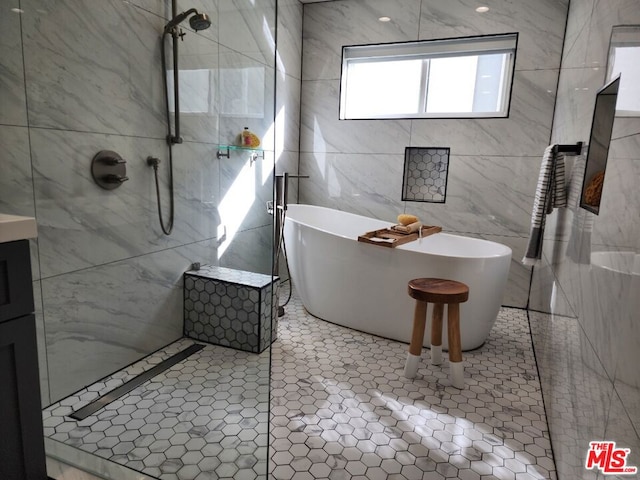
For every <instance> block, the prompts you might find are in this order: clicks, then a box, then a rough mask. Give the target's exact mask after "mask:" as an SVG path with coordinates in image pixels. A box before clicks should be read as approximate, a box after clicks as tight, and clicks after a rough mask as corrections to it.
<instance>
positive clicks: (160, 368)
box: [69, 343, 204, 420]
mask: <svg viewBox="0 0 640 480" xmlns="http://www.w3.org/2000/svg"><path fill="white" fill-rule="evenodd" d="M203 348H204V345H200V344H197V343H196V344H193V345H191V346H189V347H187V348H185V349H184V350H181V351H180V352H178V353H176V354H175V355H172V356H171V357H169V358H167V359H166V360H163V361H162V362H160V363H159V364H158V365H156V366H155V367H153V368H150V369H149V370H147V371H146V372H143V373H141V374H140V375H138V376H137V377H134V378H132V379H131V380H129V381H128V382H126V383H123V384H122V385H120V386H119V387H118V388H114V389H113V390H111V391H110V392H108V393H105V394H104V395H102V396H101V397H98V398H97V399H95V400H94V401H93V402H91V403H89V404H87V405H85V406H84V407H82V408H80V409H78V410H76V411H75V412H73V413H71V414H70V415H69V417H70V418H73V419H74V420H84V419H85V418H87V417H89V416H90V415H93V414H94V413H96V412H97V411H98V410H101V409H103V408H104V407H106V406H107V405H109V404H110V403H111V402H115V401H116V400H117V399H119V398H120V397H122V396H124V395H126V394H127V393H129V392H131V391H132V390H133V389H135V388H137V387H139V386H140V385H142V384H143V383H145V382H146V381H148V380H150V379H152V378H153V377H155V376H156V375H159V374H161V373H162V372H164V371H165V370H168V369H169V368H171V367H173V366H174V365H175V364H176V363H179V362H181V361H182V360H184V359H185V358H188V357H190V356H191V355H193V354H194V353H196V352H198V351H200V350H202V349H203Z"/></svg>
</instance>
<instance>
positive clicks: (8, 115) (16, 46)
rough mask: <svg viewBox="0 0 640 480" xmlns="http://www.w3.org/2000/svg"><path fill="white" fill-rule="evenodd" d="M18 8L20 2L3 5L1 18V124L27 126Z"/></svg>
mask: <svg viewBox="0 0 640 480" xmlns="http://www.w3.org/2000/svg"><path fill="white" fill-rule="evenodd" d="M19 6H20V2H19V0H9V1H6V2H4V3H3V7H2V8H3V13H2V17H1V18H0V31H2V32H3V33H2V35H0V58H2V63H1V64H0V105H2V108H0V124H4V125H26V124H27V104H26V97H25V92H24V68H23V63H22V48H21V40H20V39H21V32H20V15H19V14H18V13H17V12H14V11H13V9H17V8H19Z"/></svg>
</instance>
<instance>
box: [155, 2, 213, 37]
mask: <svg viewBox="0 0 640 480" xmlns="http://www.w3.org/2000/svg"><path fill="white" fill-rule="evenodd" d="M191 14H193V17H191V18H190V19H189V25H191V28H193V29H194V30H196V31H198V30H205V29H207V28H209V27H210V26H211V20H210V19H209V16H208V15H207V14H206V13H200V12H198V10H196V9H195V8H190V9H189V10H187V11H186V12H182V13H180V14H178V15H176V16H175V17H173V19H171V21H170V22H169V23H167V24H166V25H165V27H164V33H169V32H170V31H171V30H172V29H173V28H175V27H177V26H178V24H180V23H181V22H183V21H184V20H185V19H186V18H187V17H188V16H189V15H191Z"/></svg>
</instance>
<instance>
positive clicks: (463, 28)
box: [420, 0, 569, 70]
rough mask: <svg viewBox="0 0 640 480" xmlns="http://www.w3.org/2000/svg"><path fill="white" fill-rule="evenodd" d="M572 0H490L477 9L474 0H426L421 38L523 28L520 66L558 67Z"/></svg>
mask: <svg viewBox="0 0 640 480" xmlns="http://www.w3.org/2000/svg"><path fill="white" fill-rule="evenodd" d="M568 4H569V2H568V0H561V1H557V0H543V1H537V2H535V3H532V2H529V1H528V0H516V1H513V2H508V3H505V2H500V1H488V2H484V3H483V5H486V6H488V7H489V11H488V12H485V13H478V12H476V11H475V9H476V7H477V6H478V3H477V2H476V1H474V0H452V1H451V0H450V1H448V2H422V9H421V12H420V39H421V40H423V39H434V38H450V37H463V36H470V35H486V34H494V33H511V32H519V34H520V36H519V38H518V52H517V58H516V70H538V69H557V68H559V66H560V55H561V53H562V38H563V35H564V25H565V19H566V16H567V8H568Z"/></svg>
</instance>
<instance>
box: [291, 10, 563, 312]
mask: <svg viewBox="0 0 640 480" xmlns="http://www.w3.org/2000/svg"><path fill="white" fill-rule="evenodd" d="M488 5H489V6H490V10H489V12H487V13H485V14H479V13H477V12H475V7H476V5H475V3H474V2H472V1H470V0H453V1H450V2H446V5H445V4H444V3H443V4H437V2H435V3H434V2H424V1H421V0H399V1H396V2H394V4H393V8H392V9H391V8H390V7H389V3H388V2H386V1H384V0H341V1H337V2H329V3H313V4H306V5H305V6H304V28H303V69H302V94H301V96H302V98H301V104H302V107H301V109H302V111H301V129H300V130H301V133H300V135H301V139H300V173H302V174H308V175H311V177H312V179H311V181H310V182H308V183H307V184H305V185H304V187H302V188H301V194H300V200H301V202H304V203H311V204H317V205H325V206H330V207H333V208H339V209H341V210H347V211H352V212H354V213H359V214H363V215H370V216H375V217H377V218H382V219H385V220H389V221H394V220H395V218H396V216H397V215H398V213H401V212H408V213H414V214H416V215H418V216H419V217H420V218H421V219H422V220H423V221H424V222H426V223H429V224H436V225H442V226H443V228H444V229H445V230H446V231H449V232H459V233H464V234H465V235H471V236H475V237H483V238H490V239H492V240H496V241H500V242H501V243H504V244H506V245H508V246H509V247H511V248H512V249H513V262H512V269H511V276H510V282H509V288H508V289H507V291H506V293H505V296H504V300H503V302H504V304H505V305H510V306H517V307H525V306H526V305H527V300H528V291H529V280H530V269H529V268H528V267H526V268H525V267H523V266H522V265H521V264H520V260H521V258H522V256H523V253H524V247H525V246H526V238H527V236H528V233H529V219H530V215H531V208H532V205H533V198H534V193H535V184H536V181H537V177H538V171H539V167H540V158H541V155H542V152H543V151H544V148H545V147H546V145H547V144H548V143H549V139H550V134H551V122H552V118H553V108H554V99H555V92H556V85H557V81H558V72H559V68H560V58H561V53H562V39H563V36H564V27H565V19H566V13H567V7H568V1H564V0H563V1H552V0H545V1H542V2H536V6H535V8H533V7H532V6H531V4H530V2H526V1H524V0H517V1H515V2H509V4H508V5H507V4H505V3H504V2H495V3H489V4H488ZM381 16H389V17H391V21H390V22H387V23H381V22H379V21H378V18H379V17H381ZM541 29H542V30H543V31H541ZM509 32H519V34H520V37H519V41H518V52H517V59H516V65H515V75H514V83H513V94H512V102H511V113H510V117H509V118H500V119H463V120H460V119H449V120H438V119H424V120H375V121H366V120H358V121H353V120H352V121H340V120H338V99H339V89H340V62H341V50H342V46H343V45H355V44H368V43H381V42H394V41H410V40H422V39H435V38H445V37H459V36H470V35H481V34H493V33H509ZM406 146H415V147H430V146H442V147H450V148H451V157H450V165H449V168H450V171H449V185H448V190H447V201H446V203H444V204H425V203H416V202H402V201H401V198H402V197H401V190H402V165H403V159H404V149H405V147H406Z"/></svg>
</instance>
